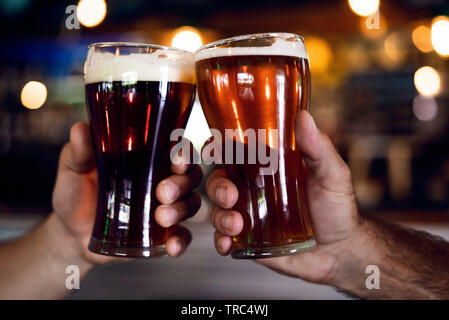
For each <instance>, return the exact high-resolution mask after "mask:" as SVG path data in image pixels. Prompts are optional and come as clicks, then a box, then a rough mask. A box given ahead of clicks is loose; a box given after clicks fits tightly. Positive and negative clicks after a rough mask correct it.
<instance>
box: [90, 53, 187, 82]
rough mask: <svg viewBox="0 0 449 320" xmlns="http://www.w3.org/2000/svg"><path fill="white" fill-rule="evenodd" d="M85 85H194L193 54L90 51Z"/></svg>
mask: <svg viewBox="0 0 449 320" xmlns="http://www.w3.org/2000/svg"><path fill="white" fill-rule="evenodd" d="M84 80H85V83H86V84H89V83H95V82H110V81H122V82H123V81H124V82H135V81H164V82H165V81H167V82H183V83H189V84H194V83H195V76H194V55H193V54H191V53H188V52H185V53H179V52H173V51H171V50H158V51H156V52H154V53H151V54H150V53H133V54H128V55H115V54H113V53H111V52H95V51H93V50H92V51H91V52H89V55H88V57H87V60H86V64H85V66H84Z"/></svg>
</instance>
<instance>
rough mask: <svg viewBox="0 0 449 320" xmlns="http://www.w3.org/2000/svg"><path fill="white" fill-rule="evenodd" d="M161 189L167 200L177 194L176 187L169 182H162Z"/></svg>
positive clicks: (170, 199)
mask: <svg viewBox="0 0 449 320" xmlns="http://www.w3.org/2000/svg"><path fill="white" fill-rule="evenodd" d="M162 191H163V192H164V195H165V199H167V201H173V200H175V199H176V197H177V196H178V188H177V187H176V186H175V185H174V184H173V183H170V182H162Z"/></svg>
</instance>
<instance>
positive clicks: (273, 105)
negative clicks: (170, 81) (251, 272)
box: [195, 33, 315, 258]
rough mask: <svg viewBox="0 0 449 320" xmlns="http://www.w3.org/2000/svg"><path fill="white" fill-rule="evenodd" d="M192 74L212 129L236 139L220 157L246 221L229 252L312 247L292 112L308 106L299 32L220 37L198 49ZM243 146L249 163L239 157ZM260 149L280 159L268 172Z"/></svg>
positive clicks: (273, 252) (262, 253)
mask: <svg viewBox="0 0 449 320" xmlns="http://www.w3.org/2000/svg"><path fill="white" fill-rule="evenodd" d="M195 72H196V77H197V85H198V95H199V99H200V102H201V106H202V108H203V111H204V114H205V116H206V120H207V122H208V124H209V127H210V128H211V131H212V129H214V130H217V131H218V132H219V133H220V137H222V138H223V140H224V143H225V144H226V143H229V142H231V144H232V145H233V147H232V148H231V149H228V146H225V149H223V147H222V148H221V151H222V152H221V156H220V157H221V159H222V163H223V166H224V169H225V171H226V174H227V177H228V178H229V179H230V180H231V181H232V182H233V183H234V184H235V185H236V187H237V189H238V191H239V197H238V200H237V203H236V204H235V206H234V207H233V209H235V210H237V211H239V212H240V213H241V214H242V216H243V221H244V227H243V231H242V232H241V234H239V235H238V236H236V237H234V238H233V247H232V251H231V255H232V257H233V258H263V257H275V256H282V255H289V254H294V253H300V252H305V251H308V250H311V249H313V248H314V247H315V240H314V237H313V231H312V228H311V223H310V218H309V214H308V208H307V203H306V197H305V167H304V166H303V164H302V155H301V150H299V149H298V145H297V143H296V140H295V117H296V115H297V113H298V112H299V110H303V109H304V110H307V109H308V108H309V97H310V73H309V62H308V58H307V53H306V49H305V46H304V42H303V39H302V37H300V36H298V35H295V34H289V33H267V34H252V35H244V36H237V37H233V38H229V39H225V40H220V41H217V42H214V43H211V44H208V45H205V46H203V47H201V48H200V49H199V50H198V51H197V52H196V56H195ZM230 132H231V133H232V134H230ZM254 137H256V140H257V142H255V141H254ZM215 138H216V137H215V135H214V140H215ZM238 147H240V148H242V150H243V151H244V152H243V154H244V160H245V161H240V162H239V161H238V160H237V163H235V161H236V156H235V155H236V154H237V151H236V149H237V148H238ZM229 150H234V154H233V155H229ZM260 151H263V152H266V153H272V154H274V155H275V156H274V157H273V160H274V162H277V163H276V164H275V165H270V166H271V168H265V169H268V171H267V170H265V172H263V170H262V169H263V168H264V165H265V163H262V158H261V157H259V153H260ZM231 152H232V151H231ZM255 155H257V159H256V160H255V161H253V162H252V163H251V161H249V160H250V157H251V156H252V157H253V159H254V156H255ZM229 160H231V161H229ZM233 161H234V163H233ZM267 172H268V173H267Z"/></svg>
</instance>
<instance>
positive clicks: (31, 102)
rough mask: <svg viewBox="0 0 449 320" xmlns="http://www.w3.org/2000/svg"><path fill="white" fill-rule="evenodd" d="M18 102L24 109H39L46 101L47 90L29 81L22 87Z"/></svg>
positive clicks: (39, 84) (40, 84)
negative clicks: (19, 101)
mask: <svg viewBox="0 0 449 320" xmlns="http://www.w3.org/2000/svg"><path fill="white" fill-rule="evenodd" d="M20 100H21V101H22V104H23V106H24V107H25V108H28V109H39V108H40V107H42V105H43V104H44V103H45V100H47V88H46V87H45V85H44V84H43V83H41V82H38V81H30V82H28V83H27V84H26V85H24V86H23V89H22V92H21V93H20Z"/></svg>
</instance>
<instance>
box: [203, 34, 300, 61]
mask: <svg viewBox="0 0 449 320" xmlns="http://www.w3.org/2000/svg"><path fill="white" fill-rule="evenodd" d="M227 56H290V57H298V58H303V59H308V57H307V51H306V48H305V46H304V42H302V41H288V40H286V39H281V38H278V39H276V41H275V42H274V43H272V44H271V46H266V47H225V48H220V47H213V46H212V47H207V46H206V47H205V48H203V49H200V50H199V51H197V52H196V53H195V61H199V60H205V59H210V58H216V57H227Z"/></svg>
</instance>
